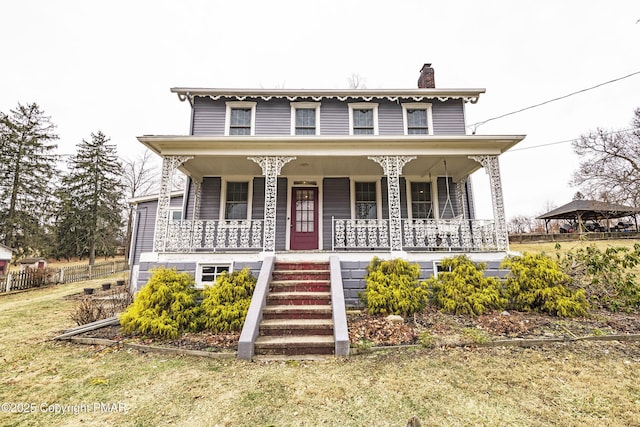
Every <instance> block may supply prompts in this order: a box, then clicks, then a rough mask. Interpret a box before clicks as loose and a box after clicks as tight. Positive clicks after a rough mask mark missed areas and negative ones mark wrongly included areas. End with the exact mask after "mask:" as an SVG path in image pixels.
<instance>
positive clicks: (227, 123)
mask: <svg viewBox="0 0 640 427" xmlns="http://www.w3.org/2000/svg"><path fill="white" fill-rule="evenodd" d="M256 104H257V103H256V102H253V101H227V102H226V105H227V111H226V114H225V117H224V135H225V136H229V135H230V129H231V110H232V109H233V108H251V130H250V135H251V136H254V135H255V134H256ZM234 136H235V135H234ZM238 136H240V135H238Z"/></svg>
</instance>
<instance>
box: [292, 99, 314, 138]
mask: <svg viewBox="0 0 640 427" xmlns="http://www.w3.org/2000/svg"><path fill="white" fill-rule="evenodd" d="M298 108H300V109H314V110H316V135H320V103H319V102H292V103H291V135H295V134H296V109H298Z"/></svg>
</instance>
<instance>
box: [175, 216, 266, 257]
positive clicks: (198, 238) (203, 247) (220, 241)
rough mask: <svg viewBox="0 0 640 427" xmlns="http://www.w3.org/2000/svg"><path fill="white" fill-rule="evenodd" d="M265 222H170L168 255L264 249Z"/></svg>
mask: <svg viewBox="0 0 640 427" xmlns="http://www.w3.org/2000/svg"><path fill="white" fill-rule="evenodd" d="M263 223H264V221H263V220H224V221H218V220H202V219H199V220H193V221H192V220H180V221H169V224H168V225H167V240H166V245H165V252H196V251H217V250H228V249H260V250H261V249H262V242H263V229H264V227H263Z"/></svg>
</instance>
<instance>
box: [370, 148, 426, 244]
mask: <svg viewBox="0 0 640 427" xmlns="http://www.w3.org/2000/svg"><path fill="white" fill-rule="evenodd" d="M368 159H369V160H373V161H374V162H376V163H378V164H379V165H380V166H382V170H383V171H384V174H385V175H386V176H387V191H388V193H389V241H390V246H391V250H392V251H401V250H402V213H401V210H400V174H401V173H402V168H403V167H404V165H406V164H407V163H409V162H410V161H411V160H413V159H415V156H369V157H368Z"/></svg>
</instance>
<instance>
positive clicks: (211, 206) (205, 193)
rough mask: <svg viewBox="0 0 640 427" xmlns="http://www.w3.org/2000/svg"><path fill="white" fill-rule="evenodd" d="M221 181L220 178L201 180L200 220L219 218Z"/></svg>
mask: <svg viewBox="0 0 640 427" xmlns="http://www.w3.org/2000/svg"><path fill="white" fill-rule="evenodd" d="M221 186H222V180H221V179H220V177H207V178H204V179H203V180H202V189H201V191H202V193H201V195H200V218H201V219H219V218H220V189H221Z"/></svg>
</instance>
